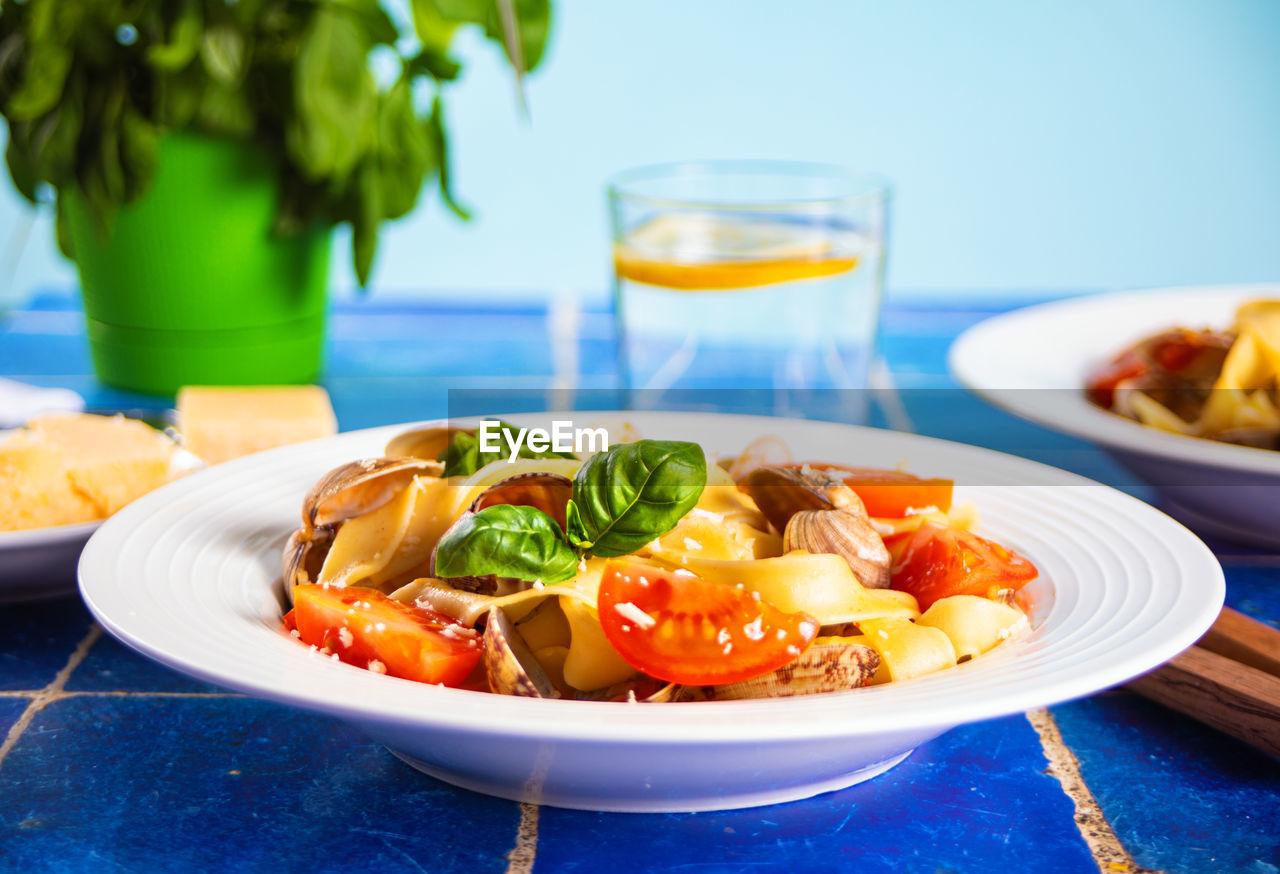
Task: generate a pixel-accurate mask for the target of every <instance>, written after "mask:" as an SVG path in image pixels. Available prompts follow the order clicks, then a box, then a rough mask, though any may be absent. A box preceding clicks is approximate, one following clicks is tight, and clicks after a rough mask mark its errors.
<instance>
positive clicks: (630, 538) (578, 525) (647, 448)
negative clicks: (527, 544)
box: [573, 440, 707, 557]
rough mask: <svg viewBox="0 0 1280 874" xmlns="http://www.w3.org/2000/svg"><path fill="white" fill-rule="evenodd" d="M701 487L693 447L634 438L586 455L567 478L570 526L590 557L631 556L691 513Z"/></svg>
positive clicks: (703, 471)
mask: <svg viewBox="0 0 1280 874" xmlns="http://www.w3.org/2000/svg"><path fill="white" fill-rule="evenodd" d="M706 483H707V459H706V456H705V455H703V452H702V447H701V446H699V445H698V444H697V443H687V442H683V441H675V440H638V441H636V442H635V443H623V444H620V445H618V446H615V447H614V448H612V449H610V450H609V451H608V452H601V453H599V454H598V455H595V456H592V457H591V458H590V459H589V460H588V461H587V463H586V464H584V465H582V467H581V468H580V469H579V470H578V474H577V476H575V477H574V478H573V504H574V508H575V510H574V514H575V516H576V517H577V519H578V521H577V522H575V523H574V526H573V528H574V529H576V530H578V531H579V532H581V531H585V533H586V538H585V539H586V540H587V541H588V542H589V544H590V545H589V547H587V548H588V549H589V551H590V552H591V554H592V555H599V556H605V557H608V556H615V555H627V554H628V553H632V552H635V551H636V550H637V549H640V548H641V547H642V546H644V545H645V544H646V543H649V542H650V541H652V540H653V539H654V538H655V537H661V536H662V535H663V534H666V533H667V532H668V531H670V530H671V529H672V528H674V527H676V523H677V522H679V521H680V517H681V516H683V515H684V514H685V513H688V512H689V511H690V510H692V509H693V505H694V504H696V503H698V498H699V497H701V496H702V489H703V487H704V486H705V485H706Z"/></svg>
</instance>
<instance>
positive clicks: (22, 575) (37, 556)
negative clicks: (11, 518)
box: [0, 522, 102, 604]
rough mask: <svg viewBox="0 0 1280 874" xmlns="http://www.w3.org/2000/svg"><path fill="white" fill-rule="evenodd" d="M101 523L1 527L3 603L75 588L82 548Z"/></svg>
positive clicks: (0, 587) (52, 595)
mask: <svg viewBox="0 0 1280 874" xmlns="http://www.w3.org/2000/svg"><path fill="white" fill-rule="evenodd" d="M101 524H102V523H101V522H81V523H80V524H78V525H58V526H56V527H53V528H35V529H32V530H29V531H0V604H8V603H13V602H16V601H36V600H40V599H41V598H57V597H59V596H61V595H69V594H71V593H72V592H74V591H75V590H76V563H77V562H78V561H79V560H80V550H81V549H83V548H84V545H85V543H86V542H87V541H88V540H89V536H90V535H91V534H93V532H95V531H97V530H98V526H99V525H101Z"/></svg>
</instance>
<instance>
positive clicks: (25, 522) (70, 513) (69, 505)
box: [0, 432, 99, 531]
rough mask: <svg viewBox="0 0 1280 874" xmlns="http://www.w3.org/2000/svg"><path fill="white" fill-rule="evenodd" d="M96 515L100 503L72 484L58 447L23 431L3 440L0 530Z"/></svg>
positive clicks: (65, 522) (66, 522) (67, 522)
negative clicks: (53, 446)
mask: <svg viewBox="0 0 1280 874" xmlns="http://www.w3.org/2000/svg"><path fill="white" fill-rule="evenodd" d="M97 518H99V516H98V508H97V506H95V505H94V503H93V502H92V501H90V500H89V499H88V498H87V497H85V496H84V495H83V494H81V493H80V492H78V491H76V490H75V489H73V488H72V487H71V480H70V479H69V478H68V477H67V473H66V470H65V469H64V468H63V466H62V461H61V459H60V458H59V456H58V452H57V451H56V450H55V449H53V448H52V447H50V446H47V445H45V444H42V443H38V442H36V441H34V440H32V439H31V438H30V436H29V435H27V434H25V433H21V432H20V433H18V434H15V435H13V436H11V437H9V438H7V439H4V440H2V441H0V531H23V530H26V529H30V528H47V527H51V526H54V525H70V524H73V523H75V522H89V521H92V520H94V519H97Z"/></svg>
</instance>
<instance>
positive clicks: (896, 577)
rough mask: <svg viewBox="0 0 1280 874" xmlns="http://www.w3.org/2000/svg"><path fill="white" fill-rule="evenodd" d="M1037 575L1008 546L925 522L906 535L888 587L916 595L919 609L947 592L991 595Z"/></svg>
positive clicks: (947, 593) (1023, 583)
mask: <svg viewBox="0 0 1280 874" xmlns="http://www.w3.org/2000/svg"><path fill="white" fill-rule="evenodd" d="M1039 575H1040V572H1039V571H1038V570H1037V569H1036V566H1035V565H1033V564H1032V563H1031V562H1029V561H1027V560H1026V559H1025V558H1023V557H1022V556H1020V555H1018V554H1017V553H1016V552H1014V551H1013V550H1011V549H1005V548H1004V547H1003V546H1001V545H1000V544H998V543H993V542H992V541H990V540H987V539H986V538H984V537H979V536H978V535H976V534H973V533H971V532H969V531H965V530H964V529H962V528H944V527H942V526H940V525H934V524H933V523H932V522H926V523H925V524H923V525H921V526H920V527H919V529H917V530H916V532H915V533H914V534H912V535H911V539H910V540H909V541H907V544H906V546H905V547H904V548H903V550H902V554H901V557H900V558H899V559H898V561H897V563H896V564H895V565H894V566H893V578H892V582H891V583H890V585H891V587H892V588H894V589H898V590H899V591H902V592H910V593H911V594H912V595H915V596H916V600H917V601H918V602H919V603H920V609H921V610H927V609H929V606H930V605H931V604H933V602H934V601H937V600H939V599H940V598H946V597H948V596H950V595H978V596H980V597H991V596H992V595H994V594H995V593H996V592H998V591H999V590H1001V589H1013V590H1017V589H1020V588H1022V587H1023V586H1025V585H1026V584H1027V583H1029V582H1031V581H1032V580H1034V579H1035V578H1036V577H1038V576H1039Z"/></svg>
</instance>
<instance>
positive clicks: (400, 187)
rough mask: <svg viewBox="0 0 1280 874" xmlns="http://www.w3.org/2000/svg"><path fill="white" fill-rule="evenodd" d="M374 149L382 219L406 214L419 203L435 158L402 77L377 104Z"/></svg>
mask: <svg viewBox="0 0 1280 874" xmlns="http://www.w3.org/2000/svg"><path fill="white" fill-rule="evenodd" d="M377 130H378V137H377V144H376V146H375V148H374V151H375V156H376V160H377V176H378V186H379V189H380V192H381V208H382V218H384V219H395V218H399V217H401V216H403V215H406V214H407V213H409V212H410V211H411V210H412V209H413V208H414V206H415V205H416V204H417V202H418V192H420V191H421V190H422V182H423V179H425V178H426V174H427V171H428V169H434V166H435V154H434V149H433V146H432V144H431V141H430V140H429V139H428V138H427V132H426V131H425V130H424V129H423V126H422V123H421V122H420V121H419V120H418V116H417V113H416V112H414V108H413V94H412V91H411V90H410V81H409V79H408V78H407V77H401V78H400V79H399V80H398V81H397V82H396V83H395V84H394V85H392V86H391V89H390V90H389V91H388V92H387V93H386V94H385V95H383V96H382V98H381V99H380V100H379V102H378V128H377Z"/></svg>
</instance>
